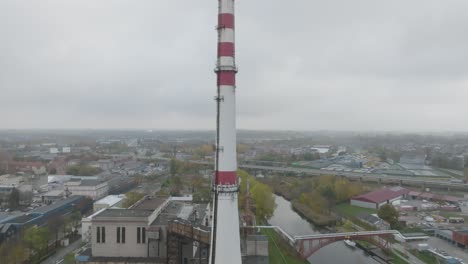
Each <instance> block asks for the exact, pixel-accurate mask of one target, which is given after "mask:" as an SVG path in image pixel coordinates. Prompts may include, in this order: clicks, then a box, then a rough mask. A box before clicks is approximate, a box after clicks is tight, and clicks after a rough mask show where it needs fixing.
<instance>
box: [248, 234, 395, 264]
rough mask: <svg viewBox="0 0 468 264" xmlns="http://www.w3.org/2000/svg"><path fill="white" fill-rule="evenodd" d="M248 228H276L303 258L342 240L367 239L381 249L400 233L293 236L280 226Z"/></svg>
mask: <svg viewBox="0 0 468 264" xmlns="http://www.w3.org/2000/svg"><path fill="white" fill-rule="evenodd" d="M248 228H259V229H274V230H276V231H277V232H278V234H279V235H280V236H281V237H282V238H283V239H284V240H286V241H288V243H289V244H290V245H291V246H292V247H293V248H295V249H296V250H297V252H298V253H299V254H300V255H301V257H302V258H304V259H308V258H309V257H310V256H312V254H314V253H315V252H317V251H318V250H320V249H321V248H323V247H325V246H327V245H329V244H332V243H334V242H337V241H342V240H361V241H367V242H369V243H371V244H374V245H376V246H378V247H379V248H381V249H388V248H389V246H390V244H389V242H388V240H389V239H390V238H391V237H392V236H393V235H395V234H400V232H398V231H396V230H379V231H362V232H346V233H326V234H314V235H304V236H291V235H289V234H288V233H287V232H286V231H284V230H283V229H282V228H281V227H279V226H251V227H248Z"/></svg>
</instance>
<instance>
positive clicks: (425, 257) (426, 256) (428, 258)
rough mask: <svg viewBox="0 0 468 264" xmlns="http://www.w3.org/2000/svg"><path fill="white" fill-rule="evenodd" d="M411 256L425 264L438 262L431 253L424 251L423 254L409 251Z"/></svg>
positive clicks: (436, 263)
mask: <svg viewBox="0 0 468 264" xmlns="http://www.w3.org/2000/svg"><path fill="white" fill-rule="evenodd" d="M411 254H413V255H414V256H415V257H417V258H418V259H420V260H421V261H422V262H424V263H427V264H438V263H439V261H438V260H437V258H436V257H435V256H434V255H432V254H431V253H429V252H427V251H425V252H419V251H417V250H411Z"/></svg>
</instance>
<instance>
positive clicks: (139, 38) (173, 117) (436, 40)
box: [0, 0, 468, 131]
mask: <svg viewBox="0 0 468 264" xmlns="http://www.w3.org/2000/svg"><path fill="white" fill-rule="evenodd" d="M217 2H218V1H215V0H196V1H194V0H147V1H144V0H138V1H136V0H132V1H130V0H127V1H119V0H99V1H97V0H89V1H85V0H75V1H71V0H55V1H47V0H41V1H33V0H30V1H27V0H24V1H18V0H2V1H0V129H2V128H154V129H181V128H183V129H214V128H215V102H214V100H213V96H214V95H215V91H216V87H215V84H216V82H215V74H214V72H213V68H214V64H215V61H216V41H217V36H216V31H215V25H216V20H217ZM236 5H237V6H236V12H237V13H236V30H237V31H236V41H237V43H236V45H237V46H236V54H237V64H238V66H239V73H238V75H237V78H238V79H237V100H238V101H237V102H238V103H237V113H238V115H237V122H238V127H239V128H242V129H281V130H323V129H330V130H404V131H405V130H406V131H408V130H410V131H414V130H432V131H439V130H459V131H460V130H464V131H468V15H467V14H468V1H466V0H439V1H433V0H411V1H408V0H392V1H375V0H352V1H349V0H341V1H338V0H336V1H334V0H326V1H323V0H320V1H319V0H287V1H285V0H236Z"/></svg>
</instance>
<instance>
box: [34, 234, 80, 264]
mask: <svg viewBox="0 0 468 264" xmlns="http://www.w3.org/2000/svg"><path fill="white" fill-rule="evenodd" d="M80 247H81V239H78V240H76V241H75V242H73V243H71V244H70V245H68V247H65V248H60V249H59V250H58V251H57V252H56V253H55V254H54V255H52V256H50V257H49V258H48V259H46V260H44V261H42V262H41V264H56V263H62V262H63V258H64V257H65V256H66V255H67V254H68V253H71V252H73V251H75V250H77V249H79V248H80Z"/></svg>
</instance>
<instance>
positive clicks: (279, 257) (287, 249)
mask: <svg viewBox="0 0 468 264" xmlns="http://www.w3.org/2000/svg"><path fill="white" fill-rule="evenodd" d="M262 234H264V235H266V236H267V237H268V253H269V261H270V262H269V263H270V264H309V262H307V261H305V260H303V259H302V258H301V257H300V256H299V254H298V253H297V252H296V251H295V249H294V248H292V247H291V246H290V245H289V244H288V243H287V242H286V241H284V240H283V239H282V238H281V237H280V236H279V235H278V233H276V231H274V230H273V229H264V230H262Z"/></svg>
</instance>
